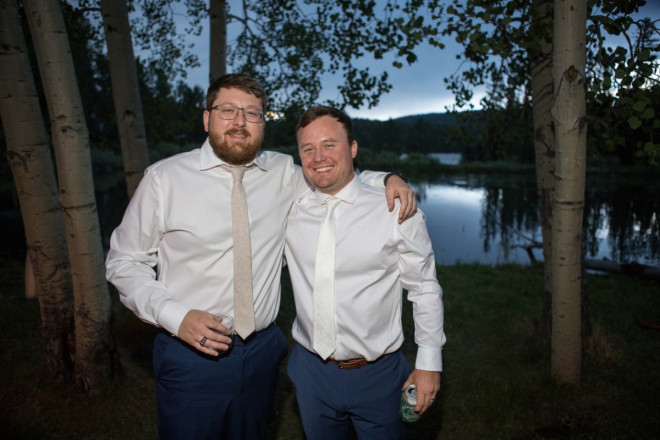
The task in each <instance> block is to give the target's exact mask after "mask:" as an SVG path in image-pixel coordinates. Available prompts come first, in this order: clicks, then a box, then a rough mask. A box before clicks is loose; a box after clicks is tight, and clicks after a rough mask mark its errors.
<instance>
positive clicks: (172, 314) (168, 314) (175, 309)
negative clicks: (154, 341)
mask: <svg viewBox="0 0 660 440" xmlns="http://www.w3.org/2000/svg"><path fill="white" fill-rule="evenodd" d="M189 311H190V308H189V307H186V306H184V305H183V304H180V303H178V302H175V301H168V302H167V303H165V306H164V307H163V309H162V310H161V311H160V314H159V315H158V324H159V325H160V326H161V327H163V328H164V329H165V330H167V331H168V332H170V333H171V334H173V335H174V336H179V327H180V326H181V322H182V321H183V318H185V317H186V314H187V313H188V312H189Z"/></svg>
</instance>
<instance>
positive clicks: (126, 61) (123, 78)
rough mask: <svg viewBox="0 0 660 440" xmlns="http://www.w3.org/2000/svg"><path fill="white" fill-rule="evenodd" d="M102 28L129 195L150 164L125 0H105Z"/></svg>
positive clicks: (103, 0) (131, 195) (102, 9)
mask: <svg viewBox="0 0 660 440" xmlns="http://www.w3.org/2000/svg"><path fill="white" fill-rule="evenodd" d="M101 13H102V14H103V28H104V29H105V39H106V42H107V45H108V60H109V63H110V81H111V82H112V97H113V99H114V104H115V114H116V117H117V127H118V129H119V143H120V145H121V156H122V158H123V160H124V177H125V179H126V189H127V190H128V197H129V198H130V197H133V193H134V192H135V190H136V189H137V186H138V184H139V183H140V180H141V179H142V175H143V174H144V170H145V168H146V167H147V166H149V150H148V148H147V134H146V129H145V126H144V116H143V113H142V101H141V99H140V88H139V85H138V76H137V68H136V67H135V56H134V54H133V42H132V39H131V30H130V26H129V24H128V7H127V6H126V2H125V0H102V1H101Z"/></svg>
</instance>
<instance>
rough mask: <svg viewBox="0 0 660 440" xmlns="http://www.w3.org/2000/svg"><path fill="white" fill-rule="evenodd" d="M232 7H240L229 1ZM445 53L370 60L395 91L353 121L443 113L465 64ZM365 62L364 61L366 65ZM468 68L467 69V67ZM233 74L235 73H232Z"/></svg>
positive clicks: (658, 8)
mask: <svg viewBox="0 0 660 440" xmlns="http://www.w3.org/2000/svg"><path fill="white" fill-rule="evenodd" d="M228 3H229V4H230V7H233V6H234V4H235V3H236V1H235V0H229V1H228ZM640 15H641V16H646V17H651V19H653V20H659V19H660V2H658V1H657V0H650V1H649V2H647V5H646V6H645V7H644V8H643V10H642V14H640ZM208 38H209V37H208V26H207V25H206V24H205V27H204V30H203V32H202V35H200V36H199V37H197V38H195V39H194V40H191V41H193V42H194V44H195V51H196V53H197V54H198V56H199V61H200V63H201V66H202V67H199V68H196V69H190V70H189V71H188V80H187V82H188V83H189V84H191V85H198V86H200V87H202V88H203V89H204V90H206V87H207V86H208V81H207V78H208V63H209V55H208V47H209V45H208ZM231 38H232V35H231V29H229V32H228V41H229V42H231ZM443 43H444V44H445V45H446V47H445V49H443V50H440V49H437V48H434V47H431V46H429V45H424V46H421V47H419V48H418V49H417V50H416V53H417V56H418V61H417V62H416V63H415V64H413V65H410V66H409V65H406V64H404V67H403V68H401V69H396V68H394V67H392V63H391V59H390V60H381V61H374V60H367V61H366V62H368V63H369V66H370V70H371V71H372V72H379V71H381V70H387V71H388V72H389V75H390V81H389V82H390V84H392V86H393V87H392V90H391V91H390V93H388V94H386V95H383V96H381V98H380V103H379V104H378V106H377V107H375V108H372V109H369V108H366V106H365V107H364V108H360V109H352V108H349V109H347V112H348V113H349V115H350V116H352V117H359V118H366V119H380V120H386V119H389V118H397V117H400V116H408V115H414V114H423V113H436V112H438V113H442V112H445V107H447V106H451V105H452V104H453V102H454V100H453V96H452V94H451V93H450V92H449V91H447V89H446V87H445V84H444V82H443V78H445V77H447V76H449V75H451V74H453V73H456V72H457V71H459V70H460V69H461V67H462V66H461V62H462V61H461V60H458V59H456V54H457V53H459V49H460V47H459V46H458V44H457V43H455V42H454V41H453V40H449V39H445V40H443ZM364 62H365V61H364V60H363V61H361V63H364ZM463 67H464V66H463ZM229 70H230V71H231V69H229ZM337 83H338V80H337V79H336V78H331V77H328V78H327V79H326V80H325V83H324V88H323V92H322V95H321V100H324V99H332V98H336V97H337V93H338V92H337V89H336V85H337ZM480 97H481V94H480V92H479V91H476V92H475V98H474V100H473V102H474V103H475V104H476V103H478V101H479V98H480Z"/></svg>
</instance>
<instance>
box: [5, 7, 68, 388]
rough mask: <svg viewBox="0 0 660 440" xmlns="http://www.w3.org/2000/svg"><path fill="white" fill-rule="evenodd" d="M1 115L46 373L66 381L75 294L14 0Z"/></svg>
mask: <svg viewBox="0 0 660 440" xmlns="http://www.w3.org/2000/svg"><path fill="white" fill-rule="evenodd" d="M0 59H1V60H2V69H0V117H2V124H3V128H4V132H5V137H6V140H7V159H8V161H9V164H10V166H11V171H12V174H13V176H14V182H15V183H16V189H17V193H18V200H19V203H20V206H21V214H22V216H23V224H24V227H25V236H26V239H27V247H28V258H29V260H27V264H28V265H31V267H32V269H33V275H34V278H33V279H34V281H35V292H36V294H37V298H38V300H39V307H40V311H41V342H42V344H43V356H44V367H43V378H44V379H45V380H56V381H62V382H64V381H68V380H70V379H71V376H72V372H73V365H72V359H71V353H70V352H69V345H70V344H69V342H70V341H72V340H73V295H72V285H71V271H70V270H69V269H70V268H69V255H68V253H67V249H66V239H65V230H64V217H63V216H62V207H61V206H60V203H59V201H58V199H57V181H56V179H55V170H54V169H53V162H52V159H51V155H50V139H49V137H48V133H47V132H46V127H45V125H44V121H43V119H42V116H41V108H40V107H39V97H38V96H37V89H36V86H35V83H34V77H33V76H32V70H31V68H30V61H29V59H28V54H27V46H26V44H25V37H24V36H23V29H22V28H21V20H20V17H19V13H18V9H17V7H16V1H15V0H0Z"/></svg>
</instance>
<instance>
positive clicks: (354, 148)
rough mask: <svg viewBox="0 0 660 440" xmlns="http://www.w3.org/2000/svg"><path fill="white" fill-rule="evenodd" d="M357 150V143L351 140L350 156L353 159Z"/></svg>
mask: <svg viewBox="0 0 660 440" xmlns="http://www.w3.org/2000/svg"><path fill="white" fill-rule="evenodd" d="M357 152H358V143H357V141H353V143H352V144H351V157H352V158H353V159H355V157H356V156H357Z"/></svg>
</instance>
